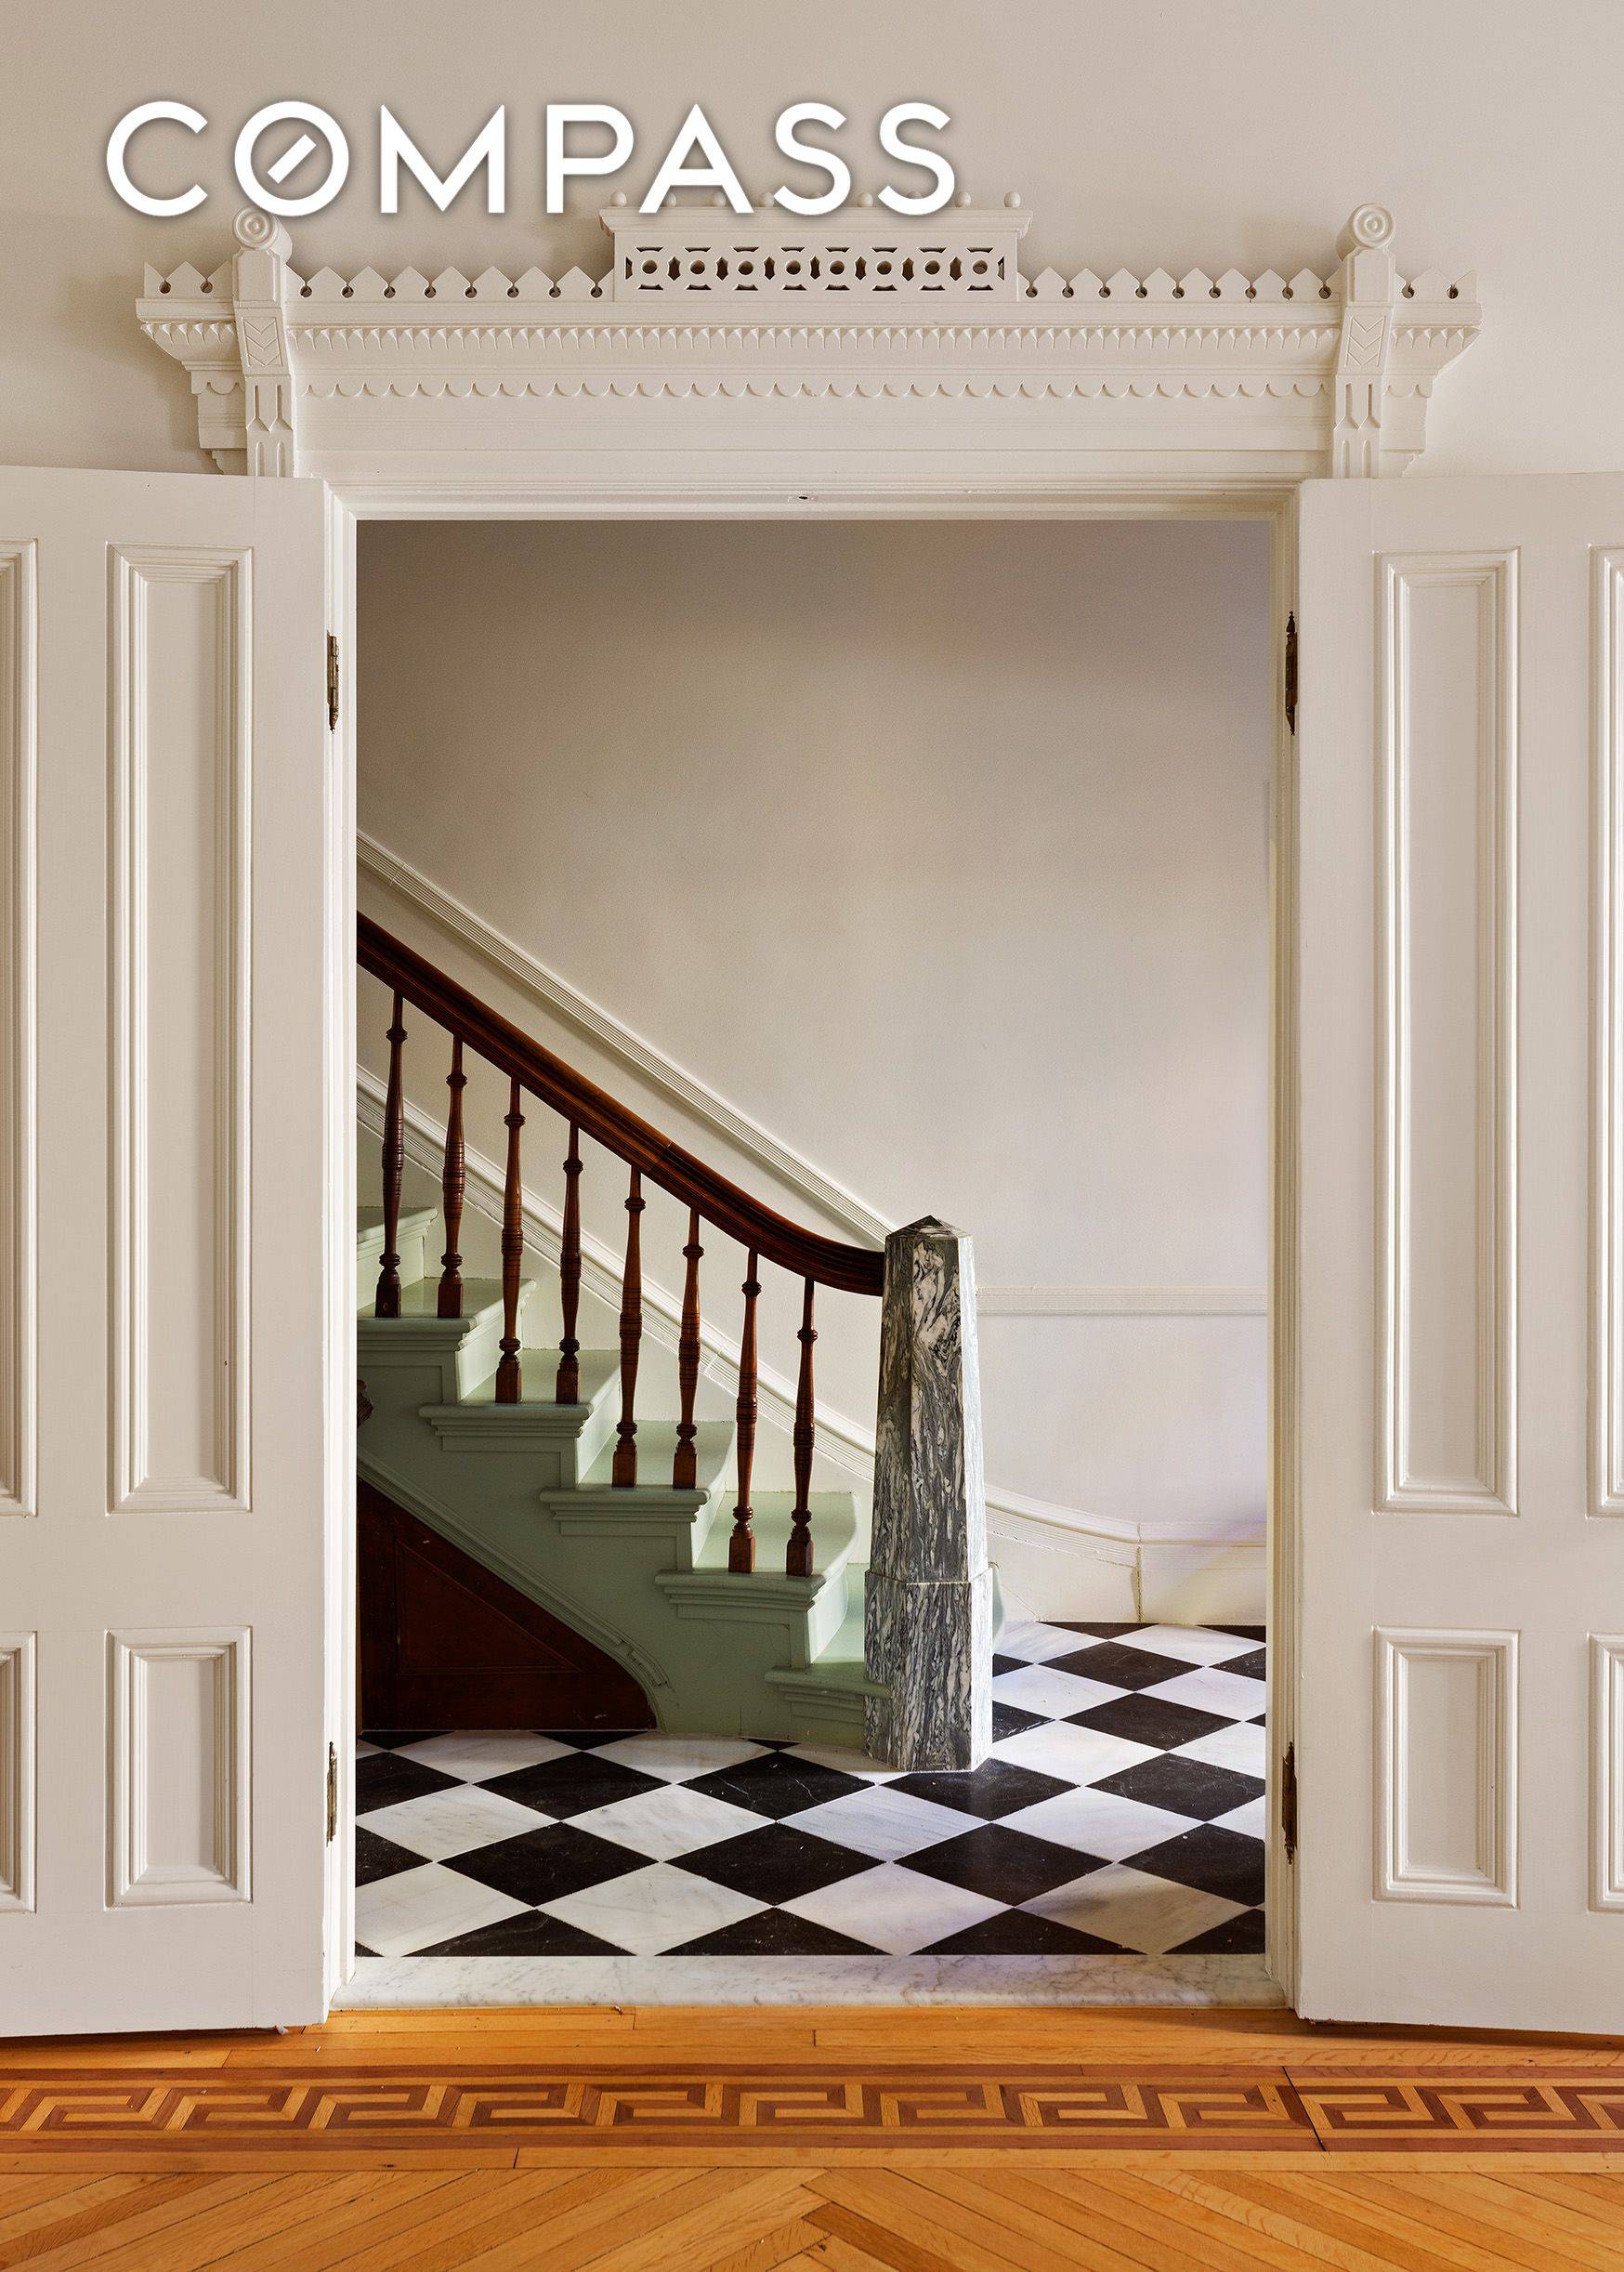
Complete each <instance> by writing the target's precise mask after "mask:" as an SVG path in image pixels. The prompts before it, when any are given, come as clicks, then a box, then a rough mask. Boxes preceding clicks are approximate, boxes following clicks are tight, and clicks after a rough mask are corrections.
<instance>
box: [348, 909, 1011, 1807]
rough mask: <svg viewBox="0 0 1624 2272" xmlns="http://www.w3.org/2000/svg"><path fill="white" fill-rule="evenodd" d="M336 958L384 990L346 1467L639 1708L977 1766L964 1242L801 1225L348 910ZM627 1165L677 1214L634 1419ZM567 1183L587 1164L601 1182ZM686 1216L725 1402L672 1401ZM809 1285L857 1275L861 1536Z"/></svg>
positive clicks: (633, 1259)
mask: <svg viewBox="0 0 1624 2272" xmlns="http://www.w3.org/2000/svg"><path fill="white" fill-rule="evenodd" d="M358 960H359V962H360V966H361V968H362V969H363V970H365V971H367V972H369V973H370V974H371V975H372V976H373V978H379V979H382V980H383V982H384V983H385V985H386V987H387V988H388V989H389V990H390V997H391V1002H392V1016H391V1018H390V1023H389V1027H388V1044H389V1060H388V1081H387V1086H386V1100H385V1109H384V1126H383V1140H382V1204H381V1206H379V1207H376V1208H373V1209H371V1210H367V1211H364V1212H363V1213H362V1215H361V1217H360V1222H359V1224H358V1241H359V1243H358V1263H359V1270H358V1284H359V1286H360V1289H361V1290H362V1294H363V1300H362V1304H361V1308H360V1318H359V1322H358V1330H357V1359H358V1372H359V1377H360V1384H361V1391H360V1399H359V1409H360V1425H359V1428H358V1435H357V1463H358V1466H359V1469H360V1474H361V1476H362V1477H363V1478H364V1479H365V1480H366V1481H368V1482H369V1483H371V1484H372V1485H373V1486H374V1487H375V1489H376V1490H378V1491H381V1492H383V1493H384V1494H385V1495H386V1497H387V1498H388V1499H390V1500H393V1501H394V1502H395V1503H396V1504H397V1505H398V1506H399V1507H401V1508H403V1509H404V1510H405V1511H406V1513H407V1514H408V1515H410V1516H413V1517H416V1518H417V1519H418V1520H419V1521H420V1522H421V1523H424V1524H426V1525H427V1526H428V1528H429V1529H430V1530H434V1531H436V1532H438V1533H439V1535H440V1536H441V1537H442V1538H444V1539H446V1540H448V1541H450V1543H452V1545H453V1546H456V1547H458V1548H460V1549H461V1550H462V1551H463V1552H464V1553H465V1554H467V1555H470V1556H473V1557H474V1559H475V1560H477V1561H478V1562H479V1563H481V1564H483V1565H484V1567H485V1568H486V1569H488V1570H490V1571H491V1572H492V1573H493V1574H494V1575H495V1576H496V1577H498V1578H500V1579H502V1580H504V1582H505V1583H507V1584H508V1585H510V1586H512V1587H515V1588H517V1590H518V1591H519V1592H520V1593H521V1594H523V1595H526V1596H529V1598H530V1600H532V1601H533V1602H535V1603H537V1604H539V1605H540V1606H541V1608H542V1609H545V1610H547V1611H548V1612H550V1613H551V1615H552V1616H553V1617H555V1618H557V1619H558V1620H559V1621H561V1622H562V1623H564V1624H565V1625H567V1626H569V1627H570V1628H571V1629H572V1630H573V1631H574V1632H575V1633H576V1634H578V1635H581V1636H582V1637H583V1639H584V1640H586V1641H589V1642H591V1643H593V1644H594V1645H595V1646H596V1648H599V1649H601V1650H603V1651H604V1652H605V1654H607V1655H608V1656H609V1658H610V1659H612V1660H613V1661H614V1662H615V1663H617V1664H618V1665H620V1666H621V1667H622V1668H623V1670H624V1671H625V1672H626V1673H627V1674H629V1675H630V1676H631V1678H632V1679H634V1680H635V1681H636V1682H637V1683H638V1685H639V1686H640V1687H641V1688H642V1689H643V1690H644V1692H645V1694H646V1695H647V1697H648V1701H649V1704H650V1706H651V1708H652V1711H653V1714H654V1716H655V1717H656V1719H657V1720H658V1722H659V1724H660V1725H661V1727H663V1728H666V1729H669V1730H672V1731H673V1732H683V1733H713V1734H736V1735H744V1736H753V1737H769V1738H770V1737H778V1738H783V1739H789V1740H810V1741H816V1742H823V1743H830V1744H840V1745H844V1746H856V1747H858V1748H868V1749H870V1750H871V1751H872V1752H873V1753H876V1755H878V1756H881V1757H884V1758H885V1759H887V1760H888V1761H890V1762H892V1763H893V1764H896V1765H898V1766H921V1767H923V1766H929V1767H943V1766H949V1767H951V1766H960V1767H965V1766H976V1765H977V1764H978V1763H979V1760H980V1758H981V1757H982V1756H983V1755H984V1753H985V1751H986V1748H987V1744H988V1742H989V1737H990V1694H989V1689H990V1655H991V1633H992V1621H993V1613H994V1582H993V1578H992V1574H991V1572H990V1571H989V1569H988V1566H987V1559H986V1537H985V1521H984V1511H983V1505H982V1485H981V1474H980V1428H979V1411H978V1405H977V1395H976V1352H975V1306H974V1289H973V1280H972V1271H971V1261H970V1253H969V1241H968V1240H966V1239H963V1237H962V1236H961V1234H959V1233H958V1232H956V1231H953V1230H950V1229H949V1228H947V1227H946V1226H945V1225H942V1224H940V1223H937V1222H936V1221H935V1220H934V1219H926V1220H923V1221H922V1222H920V1223H916V1224H912V1225H910V1226H909V1227H908V1228H907V1229H905V1230H902V1231H897V1232H894V1233H893V1234H892V1236H891V1238H890V1239H889V1240H888V1241H887V1244H886V1249H885V1252H884V1254H883V1255H882V1254H878V1253H876V1252H875V1251H874V1250H873V1249H871V1248H866V1247H855V1246H848V1245H845V1244H842V1243H841V1242H840V1241H836V1240H833V1239H830V1238H828V1237H825V1236H823V1235H822V1234H820V1233H819V1232H816V1231H812V1230H808V1229H805V1228H803V1227H801V1226H800V1225H797V1224H795V1223H792V1222H791V1221H789V1220H788V1219H787V1218H786V1217H784V1216H782V1215H779V1214H777V1213H776V1212H775V1211H774V1210H773V1209H772V1208H770V1207H768V1206H766V1204H765V1203H764V1202H762V1201H760V1200H758V1199H756V1198H754V1197H753V1196H752V1195H751V1194H749V1193H747V1192H745V1191H743V1190H741V1189H739V1188H738V1187H737V1186H735V1185H733V1184H731V1183H729V1182H728V1181H727V1179H726V1178H724V1177H723V1176H721V1175H718V1174H717V1173H716V1172H715V1171H714V1169H712V1168H710V1167H709V1166H707V1165H706V1164H705V1163H704V1162H702V1161H701V1160H699V1159H697V1158H696V1157H695V1156H694V1155H693V1154H691V1153H689V1152H687V1151H685V1150H684V1149H682V1148H681V1147H680V1146H678V1145H677V1144H675V1143H674V1142H673V1141H672V1140H671V1139H669V1138H668V1137H665V1136H661V1134H660V1133H659V1131H658V1130H656V1129H653V1128H651V1127H649V1126H648V1123H646V1122H644V1121H642V1120H640V1119H639V1118H638V1117H637V1116H636V1115H635V1113H633V1112H632V1111H630V1110H628V1109H627V1108H626V1107H624V1106H622V1105H621V1104H619V1103H618V1102H617V1101H616V1100H615V1099H614V1098H613V1097H609V1095H607V1094H606V1093H605V1092H604V1091H603V1090H601V1089H599V1088H597V1087H596V1085H595V1084H594V1083H592V1082H590V1081H588V1080H587V1079H586V1078H585V1076H584V1075H583V1074H581V1073H579V1072H577V1071H575V1070H573V1069H572V1068H570V1066H568V1065H566V1064H564V1063H563V1062H562V1060H561V1059H559V1058H557V1057H555V1056H553V1055H552V1053H551V1052H549V1051H548V1050H546V1049H544V1048H543V1047H542V1046H541V1045H540V1044H538V1043H536V1042H535V1041H533V1040H532V1039H531V1038H530V1036H528V1035H526V1034H524V1033H523V1032H521V1031H519V1030H518V1029H517V1028H516V1027H514V1026H513V1025H511V1024H509V1023H508V1022H507V1021H506V1020H505V1019H504V1018H502V1017H501V1016H500V1015H499V1014H498V1013H497V1012H495V1011H494V1010H492V1009H491V1008H490V1007H489V1006H488V1005H486V1004H484V1003H482V1002H480V1001H479V1000H478V998H477V997H475V996H474V995H472V994H471V993H469V992H467V991H466V990H465V988H463V987H461V986H459V985H458V984H457V983H456V982H455V980H453V979H452V978H450V977H449V976H448V975H447V974H445V973H444V972H442V971H440V970H439V969H438V968H437V967H435V966H434V965H431V964H430V963H428V962H426V960H425V959H424V958H423V957H422V956H420V955H418V954H417V953H415V952H413V950H412V949H411V948H409V947H407V946H405V945H404V944H403V943H402V942H401V941H400V940H399V939H395V938H393V937H391V936H390V934H388V933H387V932H386V931H384V930H383V929H382V928H381V926H378V925H377V924H375V923H373V922H372V921H370V920H369V919H368V918H366V917H364V916H363V917H362V918H361V919H360V925H359V931H358ZM409 1012H410V1013H411V1015H412V1023H413V1031H419V1030H420V1029H421V1028H422V1026H423V1025H424V1024H425V1023H426V1025H427V1028H428V1032H429V1038H430V1041H431V1045H436V1046H443V1045H444V1044H445V1043H449V1058H450V1071H449V1073H448V1074H447V1075H446V1076H445V1087H446V1097H447V1104H446V1119H445V1136H444V1162H443V1171H442V1175H441V1178H440V1204H439V1206H438V1207H418V1208H415V1209H408V1208H405V1207H404V1206H403V1203H402V1202H403V1190H404V1169H405V1158H406V1149H405V1115H406V1106H405V1044H406V1041H407V1026H406V1018H407V1016H408V1013H409ZM436 1029H439V1032H440V1035H441V1037H442V1040H441V1043H440V1044H434V1043H433V1037H434V1033H435V1030H436ZM444 1062H445V1058H444V1057H440V1058H439V1063H442V1064H443V1063H444ZM470 1064H472V1065H473V1066H474V1067H476V1068H479V1067H482V1068H483V1069H484V1070H485V1074H486V1075H489V1074H490V1073H491V1072H494V1073H495V1074H497V1075H498V1076H500V1088H501V1093H502V1096H503V1097H504V1101H505V1103H506V1108H507V1109H506V1111H505V1113H504V1115H503V1124H504V1127H505V1129H506V1145H505V1152H506V1162H505V1170H504V1182H503V1194H502V1220H501V1241H500V1262H499V1274H498V1275H495V1276H488V1277H480V1276H469V1277H467V1278H465V1277H464V1275H463V1255H462V1253H461V1243H462V1226H463V1213H464V1201H465V1184H466V1164H467V1154H466V1150H465V1136H464V1114H465V1103H464V1092H465V1089H466V1088H467V1086H468V1070H467V1069H468V1067H469V1065H470ZM537 1101H539V1102H540V1104H541V1105H542V1106H543V1107H544V1108H546V1110H545V1111H544V1114H543V1115H541V1116H540V1126H541V1127H542V1128H545V1126H546V1123H547V1122H548V1120H549V1119H550V1117H551V1115H554V1114H556V1115H557V1121H556V1122H555V1123H553V1127H554V1131H555V1136H554V1137H553V1139H552V1141H554V1142H556V1145H557V1149H556V1150H553V1151H552V1157H553V1158H554V1159H555V1160H557V1159H558V1158H560V1157H561V1158H562V1174H563V1203H562V1208H561V1212H560V1213H559V1214H558V1215H557V1217H556V1218H555V1219H556V1220H557V1223H558V1225H559V1231H558V1237H557V1252H556V1254H554V1255H551V1256H549V1263H550V1265H551V1269H550V1271H549V1274H548V1275H547V1277H546V1278H545V1280H542V1279H538V1277H537V1276H536V1275H534V1274H533V1268H532V1269H531V1270H530V1271H528V1272H527V1247H526V1186H525V1180H524V1169H523V1163H522V1158H521V1146H522V1143H523V1140H524V1139H523V1131H524V1129H525V1127H526V1123H527V1116H528V1117H529V1118H530V1119H531V1120H532V1121H534V1120H535V1119H536V1115H535V1103H536V1102H537ZM417 1109H418V1110H421V1108H417ZM583 1138H584V1139H586V1140H588V1141H589V1142H591V1143H593V1144H595V1145H596V1146H598V1147H601V1148H602V1149H604V1150H606V1151H607V1152H608V1153H609V1154H610V1155H611V1159H610V1166H611V1168H612V1167H613V1165H614V1163H615V1162H619V1163H620V1167H621V1169H622V1172H623V1173H624V1175H625V1176H626V1179H627V1180H626V1187H625V1188H626V1197H625V1202H624V1210H625V1228H624V1262H623V1266H622V1268H621V1276H620V1285H619V1311H618V1318H617V1319H616V1320H615V1332H614V1340H613V1346H601V1347H593V1346H583V1343H582V1340H581V1338H580V1336H579V1333H578V1330H577V1329H578V1326H579V1325H580V1322H581V1294H582V1280H583V1232H582V1220H581V1178H582V1176H583V1172H584V1162H583V1157H582V1147H583ZM531 1140H532V1143H533V1142H534V1140H535V1138H534V1134H533V1133H532V1139H531ZM546 1140H547V1139H544V1141H546ZM552 1172H553V1173H555V1174H556V1173H557V1168H556V1167H555V1168H554V1170H553V1171H552ZM597 1173H598V1171H596V1170H595V1174H597ZM646 1184H647V1185H648V1186H650V1187H652V1188H653V1189H654V1190H655V1191H656V1192H658V1193H660V1194H662V1195H663V1197H662V1200H661V1204H662V1205H665V1204H667V1203H668V1202H672V1201H674V1202H678V1205H679V1208H680V1210H681V1214H680V1215H679V1217H678V1218H677V1219H678V1220H679V1221H680V1222H681V1223H682V1225H683V1226H685V1228H686V1232H687V1238H686V1243H684V1244H683V1246H682V1249H681V1252H682V1255H683V1257H684V1262H685V1268H686V1275H685V1279H684V1285H683V1295H682V1304H681V1325H680V1337H679V1339H678V1341H677V1346H676V1352H675V1354H676V1366H675V1381H674V1385H672V1386H665V1387H662V1388H661V1390H660V1391H659V1393H661V1394H662V1395H669V1396H670V1399H671V1403H670V1405H669V1406H668V1407H667V1408H666V1409H665V1410H664V1411H662V1412H660V1413H659V1414H658V1415H657V1416H656V1417H654V1418H652V1419H650V1418H648V1416H646V1415H645V1414H643V1413H641V1412H639V1410H638V1403H637V1398H638V1380H639V1372H640V1371H643V1372H645V1374H646V1375H647V1374H648V1369H647V1368H645V1367H644V1366H643V1363H642V1357H643V1350H642V1344H643V1323H644V1320H643V1275H642V1273H643V1263H642V1247H643V1235H644V1234H643V1231H642V1228H641V1217H642V1215H643V1213H644V1210H645V1207H646V1206H647V1204H648V1201H647V1199H646V1197H645V1185H646ZM590 1188H591V1189H593V1190H594V1191H596V1192H600V1193H601V1191H602V1189H603V1186H602V1182H601V1180H598V1181H596V1182H595V1183H594V1184H593V1185H592V1186H591V1187H590ZM616 1212H618V1209H617V1210H616ZM667 1220H668V1223H669V1217H668V1218H667ZM671 1228H672V1229H673V1230H674V1225H673V1226H671ZM710 1234H718V1235H719V1237H720V1240H721V1241H722V1242H723V1244H724V1246H727V1244H728V1242H731V1251H732V1252H733V1253H734V1254H736V1255H738V1256H740V1259H741V1262H742V1286H741V1295H742V1303H743V1316H742V1330H741V1333H740V1341H739V1344H738V1359H737V1382H738V1394H737V1398H736V1399H734V1400H733V1402H732V1407H731V1411H730V1412H729V1414H728V1416H727V1418H726V1419H721V1418H717V1417H714V1415H713V1416H708V1417H707V1416H701V1400H700V1395H699V1391H700V1384H701V1359H702V1357H703V1354H704V1342H703V1328H702V1323H701V1263H702V1261H703V1259H704V1255H705V1253H706V1247H705V1243H704V1241H705V1239H706V1237H707V1236H708V1235H710ZM712 1243H713V1245H714V1244H715V1239H714V1238H713V1241H712ZM595 1251H598V1250H595ZM437 1252H438V1253H439V1260H438V1263H436V1262H435V1260H434V1259H433V1257H434V1255H435V1254H436V1253H437ZM534 1259H535V1257H534V1256H533V1254H531V1255H530V1257H529V1260H530V1263H531V1264H532V1265H533V1262H534ZM764 1268H768V1269H770V1268H777V1269H779V1270H782V1271H784V1272H786V1273H787V1274H788V1275H789V1278H790V1280H791V1283H792V1300H793V1306H794V1311H795V1312H796V1313H797V1314H798V1316H799V1319H800V1326H799V1331H798V1332H797V1333H794V1336H793V1337H794V1340H795V1342H796V1344H797V1345H798V1348H799V1358H798V1363H797V1369H796V1379H795V1394H794V1403H793V1425H792V1430H791V1431H790V1434H791V1441H792V1488H791V1489H789V1490H762V1489H761V1488H760V1487H759V1484H758V1482H757V1475H756V1435H757V1419H758V1412H757V1398H758V1366H757V1355H756V1343H757V1327H758V1318H757V1308H758V1302H759V1297H760V1296H761V1294H762V1293H763V1291H764V1287H763V1282H762V1276H763V1271H764ZM555 1273H556V1274H555ZM729 1278H730V1281H731V1283H732V1284H733V1285H734V1286H738V1285H739V1284H740V1280H739V1277H738V1276H737V1275H735V1274H733V1273H732V1272H731V1270H730V1271H729ZM821 1287H832V1288H835V1289H837V1290H839V1291H840V1292H842V1293H845V1294H858V1295H868V1296H871V1297H881V1296H883V1299H882V1301H881V1334H880V1366H879V1381H878V1407H879V1424H878V1432H877V1440H878V1447H879V1449H878V1453H877V1457H876V1463H875V1490H874V1510H873V1513H874V1520H873V1526H872V1537H873V1545H872V1549H871V1547H870V1543H869V1539H868V1535H867V1530H868V1526H867V1525H866V1523H864V1522H862V1521H861V1520H860V1517H859V1509H858V1504H856V1502H855V1501H854V1497H853V1494H852V1493H851V1492H850V1491H828V1490H822V1491H815V1490H814V1489H813V1475H814V1467H815V1464H816V1457H817V1404H816V1399H815V1396H814V1386H813V1349H814V1345H815V1344H816V1342H817V1340H818V1332H817V1329H816V1326H815V1323H814V1317H815V1301H816V1296H817V1293H818V1291H819V1288H821ZM769 1307H770V1306H769ZM781 1330H783V1331H785V1332H788V1330H789V1328H788V1327H787V1326H786V1327H784V1328H782V1329H781ZM606 1339H607V1336H606ZM647 1388H648V1379H647V1377H646V1379H645V1393H646V1394H647ZM871 1562H872V1564H873V1579H872V1583H871V1579H870V1567H869V1566H870V1564H871Z"/></svg>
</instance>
